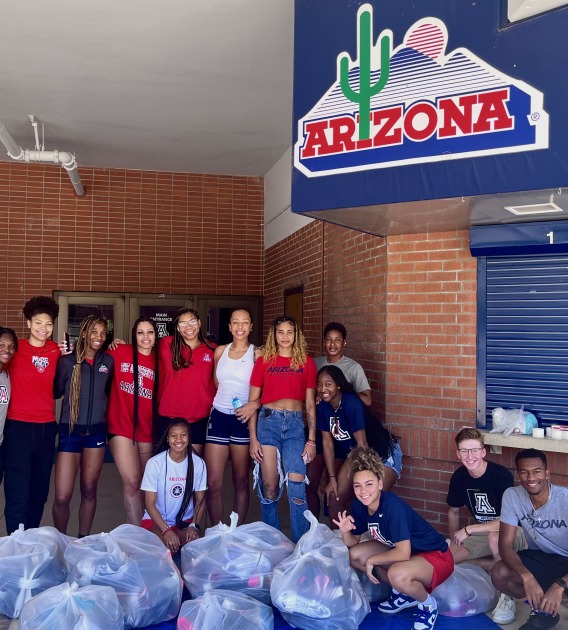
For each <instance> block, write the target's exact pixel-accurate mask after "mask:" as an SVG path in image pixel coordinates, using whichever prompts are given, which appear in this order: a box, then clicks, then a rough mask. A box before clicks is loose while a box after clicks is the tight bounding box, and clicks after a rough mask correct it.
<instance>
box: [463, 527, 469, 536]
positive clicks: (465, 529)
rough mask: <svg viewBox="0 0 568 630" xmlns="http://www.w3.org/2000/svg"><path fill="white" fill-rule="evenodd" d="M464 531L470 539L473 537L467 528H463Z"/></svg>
mask: <svg viewBox="0 0 568 630" xmlns="http://www.w3.org/2000/svg"><path fill="white" fill-rule="evenodd" d="M463 531H464V532H465V535H466V536H467V537H468V538H469V537H470V536H471V534H470V533H469V532H468V531H467V527H464V528H463Z"/></svg>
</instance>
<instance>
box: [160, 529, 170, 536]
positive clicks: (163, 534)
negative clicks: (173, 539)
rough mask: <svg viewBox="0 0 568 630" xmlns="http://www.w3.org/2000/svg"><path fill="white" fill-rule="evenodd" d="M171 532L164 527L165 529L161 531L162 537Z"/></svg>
mask: <svg viewBox="0 0 568 630" xmlns="http://www.w3.org/2000/svg"><path fill="white" fill-rule="evenodd" d="M171 531H172V528H171V527H166V529H164V530H163V531H162V536H165V535H166V534H167V533H168V532H171Z"/></svg>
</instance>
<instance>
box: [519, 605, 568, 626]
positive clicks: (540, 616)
mask: <svg viewBox="0 0 568 630" xmlns="http://www.w3.org/2000/svg"><path fill="white" fill-rule="evenodd" d="M559 621H560V617H559V616H558V615H554V617H553V616H552V615H549V614H547V613H542V612H537V611H536V610H531V616H530V617H529V620H528V621H527V622H526V623H524V624H523V625H522V626H521V627H520V628H519V630H547V628H554V626H555V625H556V624H557V623H558V622H559Z"/></svg>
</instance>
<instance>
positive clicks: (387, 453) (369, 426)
mask: <svg viewBox="0 0 568 630" xmlns="http://www.w3.org/2000/svg"><path fill="white" fill-rule="evenodd" d="M321 374H327V375H328V376H329V377H330V378H331V380H332V381H333V382H334V383H335V384H336V385H337V387H339V389H340V390H341V391H342V392H348V393H349V394H353V395H354V396H357V398H359V395H358V394H357V392H356V391H355V390H354V389H353V387H352V386H351V385H350V383H349V382H348V381H347V379H346V378H345V374H343V372H342V371H341V368H338V367H337V365H324V366H323V367H322V368H321V369H320V371H319V372H318V378H319V377H320V375H321ZM361 406H362V407H363V413H364V414H365V433H366V436H367V444H368V445H369V446H370V447H371V448H372V449H373V450H375V451H376V452H377V453H378V454H379V455H380V457H381V459H382V460H383V461H386V460H387V459H388V458H389V457H391V456H392V455H393V449H394V447H395V446H396V443H397V442H398V441H399V440H400V437H399V436H398V435H394V434H393V433H391V432H390V431H389V430H388V429H386V428H385V427H384V425H383V423H382V421H381V419H380V418H378V417H377V416H375V415H373V413H372V412H371V410H370V409H369V408H368V407H367V405H364V404H363V403H361Z"/></svg>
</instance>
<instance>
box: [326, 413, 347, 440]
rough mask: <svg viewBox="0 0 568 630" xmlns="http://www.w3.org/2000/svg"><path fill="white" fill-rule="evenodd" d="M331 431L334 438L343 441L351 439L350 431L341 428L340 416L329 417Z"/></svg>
mask: <svg viewBox="0 0 568 630" xmlns="http://www.w3.org/2000/svg"><path fill="white" fill-rule="evenodd" d="M329 432H330V433H331V435H332V436H333V439H334V440H338V441H343V440H350V439H351V436H350V435H349V433H347V431H345V430H344V429H342V428H341V425H340V424H339V418H338V417H337V416H331V418H330V419H329Z"/></svg>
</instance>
